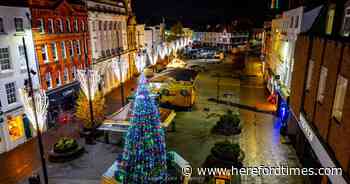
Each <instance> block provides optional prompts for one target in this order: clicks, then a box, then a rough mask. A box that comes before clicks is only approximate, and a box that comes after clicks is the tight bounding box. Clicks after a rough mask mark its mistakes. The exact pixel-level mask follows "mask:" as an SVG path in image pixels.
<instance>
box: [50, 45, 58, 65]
mask: <svg viewBox="0 0 350 184" xmlns="http://www.w3.org/2000/svg"><path fill="white" fill-rule="evenodd" d="M51 49H52V57H53V60H54V61H57V60H58V54H57V46H56V42H52V43H51Z"/></svg>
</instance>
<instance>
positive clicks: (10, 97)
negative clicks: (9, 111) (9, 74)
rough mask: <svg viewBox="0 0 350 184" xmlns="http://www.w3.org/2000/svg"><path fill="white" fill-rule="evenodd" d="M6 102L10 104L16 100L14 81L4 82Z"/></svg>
mask: <svg viewBox="0 0 350 184" xmlns="http://www.w3.org/2000/svg"><path fill="white" fill-rule="evenodd" d="M5 89H6V96H7V103H8V104H12V103H15V102H16V101H17V98H16V86H15V83H14V82H11V83H8V84H5Z"/></svg>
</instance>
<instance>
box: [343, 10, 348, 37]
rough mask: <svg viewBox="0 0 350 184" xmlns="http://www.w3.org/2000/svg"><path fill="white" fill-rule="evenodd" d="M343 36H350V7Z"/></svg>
mask: <svg viewBox="0 0 350 184" xmlns="http://www.w3.org/2000/svg"><path fill="white" fill-rule="evenodd" d="M343 24H344V25H343V36H350V7H347V8H346V9H345V16H344V23H343Z"/></svg>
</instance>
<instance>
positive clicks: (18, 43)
mask: <svg viewBox="0 0 350 184" xmlns="http://www.w3.org/2000/svg"><path fill="white" fill-rule="evenodd" d="M27 15H30V10H29V8H25V7H8V6H0V102H1V103H0V105H1V111H3V115H2V116H1V115H0V116H1V117H2V120H3V121H1V120H0V153H2V152H5V151H9V150H11V149H13V148H15V147H16V146H18V145H20V144H22V143H24V142H25V141H26V140H27V139H28V138H29V137H30V136H28V134H27V135H26V132H27V133H28V131H29V132H32V131H31V129H32V127H30V126H29V124H27V123H28V122H26V123H24V122H23V114H24V112H23V107H22V103H21V101H20V97H19V89H20V88H24V84H25V81H26V80H27V79H28V74H27V70H26V62H25V55H24V53H25V50H24V47H23V41H22V38H24V39H25V43H26V48H27V49H26V50H27V55H28V60H29V66H30V68H31V69H32V70H34V71H35V72H36V73H37V71H38V70H37V65H36V58H35V53H34V43H33V38H32V31H31V24H30V21H29V19H28V18H27ZM37 75H38V73H37V74H36V75H35V76H33V85H34V88H36V89H38V88H39V82H38V77H37Z"/></svg>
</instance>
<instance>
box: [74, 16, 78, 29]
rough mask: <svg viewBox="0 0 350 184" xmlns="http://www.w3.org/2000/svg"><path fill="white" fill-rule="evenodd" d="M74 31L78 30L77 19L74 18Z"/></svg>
mask: <svg viewBox="0 0 350 184" xmlns="http://www.w3.org/2000/svg"><path fill="white" fill-rule="evenodd" d="M74 31H75V32H78V31H79V27H78V19H76V18H75V19H74Z"/></svg>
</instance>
